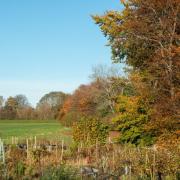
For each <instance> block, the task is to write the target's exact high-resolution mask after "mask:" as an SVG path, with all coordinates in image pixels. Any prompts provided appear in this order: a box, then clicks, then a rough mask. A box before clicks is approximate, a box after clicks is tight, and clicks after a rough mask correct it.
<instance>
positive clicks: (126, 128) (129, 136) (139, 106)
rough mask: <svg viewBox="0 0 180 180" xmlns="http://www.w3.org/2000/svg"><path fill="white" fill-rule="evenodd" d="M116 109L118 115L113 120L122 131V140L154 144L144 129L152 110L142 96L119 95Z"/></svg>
mask: <svg viewBox="0 0 180 180" xmlns="http://www.w3.org/2000/svg"><path fill="white" fill-rule="evenodd" d="M116 111H117V115H116V116H115V117H114V118H113V121H114V123H115V124H116V127H117V129H118V130H119V131H120V132H121V135H120V138H119V139H120V142H122V143H132V144H136V145H139V144H141V145H150V144H152V142H153V141H152V137H151V135H150V134H147V133H146V132H145V129H144V125H145V124H146V123H147V122H148V121H149V115H150V110H149V108H148V106H147V105H146V104H145V102H143V101H142V99H141V98H140V97H134V96H132V97H126V96H119V98H118V100H117V105H116Z"/></svg>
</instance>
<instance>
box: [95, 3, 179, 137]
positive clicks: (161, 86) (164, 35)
mask: <svg viewBox="0 0 180 180" xmlns="http://www.w3.org/2000/svg"><path fill="white" fill-rule="evenodd" d="M122 3H123V5H124V10H123V11H122V12H118V11H109V12H107V13H106V14H105V15H103V16H94V17H93V18H94V20H95V22H96V23H97V24H98V25H99V26H100V28H101V30H102V31H103V33H104V34H105V36H107V37H108V40H109V45H110V46H111V49H112V59H113V61H114V62H122V63H125V64H127V65H129V66H131V67H132V68H133V72H134V73H136V74H138V75H139V76H140V77H141V79H142V82H143V83H144V86H146V87H147V89H148V91H149V92H150V93H149V94H150V96H151V103H150V106H151V108H152V114H151V119H150V124H149V125H148V128H149V130H150V131H153V132H154V133H155V134H156V136H159V135H161V134H162V133H164V132H166V131H169V132H174V131H176V129H178V128H179V126H178V119H179V118H178V117H179V109H180V107H179V97H180V94H179V82H180V80H179V77H180V75H179V69H180V63H179V59H180V47H179V44H180V40H179V39H180V16H179V14H180V1H179V0H158V1H156V0H128V1H122Z"/></svg>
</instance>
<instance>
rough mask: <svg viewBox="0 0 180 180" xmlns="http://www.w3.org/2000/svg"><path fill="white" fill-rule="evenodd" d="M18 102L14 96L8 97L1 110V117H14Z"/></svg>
mask: <svg viewBox="0 0 180 180" xmlns="http://www.w3.org/2000/svg"><path fill="white" fill-rule="evenodd" d="M17 107H18V103H17V101H16V99H15V98H13V97H9V98H8V99H7V100H6V102H5V106H4V107H3V110H2V119H10V120H12V119H16V116H17Z"/></svg>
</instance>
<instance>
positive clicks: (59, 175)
mask: <svg viewBox="0 0 180 180" xmlns="http://www.w3.org/2000/svg"><path fill="white" fill-rule="evenodd" d="M78 179H81V178H80V175H78V172H77V170H76V169H73V168H71V167H66V166H64V165H61V166H59V167H49V168H47V169H46V170H45V171H44V173H43V176H42V177H41V178H40V180H78Z"/></svg>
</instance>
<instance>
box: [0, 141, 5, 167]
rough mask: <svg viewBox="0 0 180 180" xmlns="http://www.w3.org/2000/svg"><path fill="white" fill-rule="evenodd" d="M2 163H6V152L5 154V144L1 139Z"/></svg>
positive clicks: (0, 152)
mask: <svg viewBox="0 0 180 180" xmlns="http://www.w3.org/2000/svg"><path fill="white" fill-rule="evenodd" d="M0 162H2V163H3V164H4V163H5V152H4V143H3V141H2V140H1V139H0Z"/></svg>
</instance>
